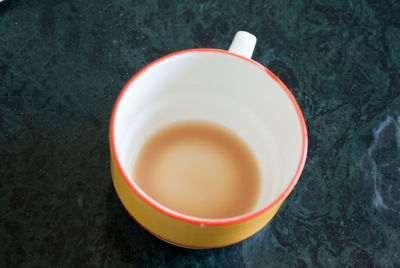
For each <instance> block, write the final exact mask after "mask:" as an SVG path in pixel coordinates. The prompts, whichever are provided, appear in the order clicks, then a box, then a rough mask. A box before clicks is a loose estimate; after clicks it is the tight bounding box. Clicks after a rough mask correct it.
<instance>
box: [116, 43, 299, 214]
mask: <svg viewBox="0 0 400 268" xmlns="http://www.w3.org/2000/svg"><path fill="white" fill-rule="evenodd" d="M296 105H297V103H296V102H295V101H294V98H293V97H292V96H291V95H290V93H288V91H287V90H285V89H284V86H283V85H282V84H281V83H279V82H278V81H277V80H275V79H274V78H273V77H272V76H271V75H270V74H269V73H267V72H266V69H264V68H263V67H262V66H261V65H259V64H257V63H255V62H253V61H251V60H247V59H244V58H243V57H239V56H235V55H234V54H232V53H229V52H226V51H219V50H213V49H193V50H187V51H183V52H179V53H175V54H171V55H169V56H166V57H164V58H162V59H160V60H158V61H157V62H155V63H153V64H150V65H149V66H147V67H145V68H144V69H143V70H142V71H141V72H140V73H139V74H138V75H136V76H135V77H134V78H133V79H132V80H131V81H130V82H129V83H128V85H127V88H126V90H124V91H123V92H122V93H121V96H120V98H119V103H118V104H117V108H116V109H115V111H114V112H115V115H114V126H113V128H112V130H111V131H113V136H114V143H115V151H116V158H117V159H118V160H117V161H119V162H120V164H121V167H122V169H123V170H122V172H123V173H124V174H125V175H126V176H127V177H128V178H129V180H131V182H132V184H133V185H134V186H135V187H136V188H137V189H138V191H139V192H141V193H142V194H144V195H146V193H144V192H143V191H142V190H141V189H140V188H139V187H138V186H137V185H136V183H135V181H134V179H133V178H132V170H133V165H134V162H135V159H136V157H137V155H138V153H139V151H140V149H141V147H142V146H143V144H144V143H145V141H146V140H147V139H148V138H149V137H150V136H151V135H152V134H153V133H154V132H156V131H157V130H159V129H161V128H163V127H165V126H167V125H170V124H172V123H176V122H180V121H187V120H201V121H207V122H211V123H215V124H218V125H221V126H223V127H225V128H227V129H229V130H231V131H232V132H234V133H235V134H236V135H238V136H239V137H240V138H241V139H242V140H243V141H244V142H245V143H246V144H247V145H248V147H249V148H250V149H251V151H252V152H253V154H254V156H255V158H256V161H257V163H258V166H259V170H260V175H261V184H260V185H261V188H260V197H259V200H258V202H257V205H256V207H255V208H254V211H256V210H260V209H262V208H264V207H266V206H267V205H268V204H270V203H272V202H273V201H274V200H276V199H277V198H278V197H279V196H280V195H281V194H282V193H283V192H284V191H285V189H286V188H287V187H288V185H289V184H290V183H291V181H292V180H293V178H294V177H295V176H296V173H297V172H298V170H299V166H300V162H301V160H302V158H303V157H302V155H303V154H304V146H305V145H304V140H305V139H304V137H303V136H304V135H305V133H304V130H302V122H304V120H303V118H302V115H301V112H300V111H299V109H298V107H297V108H296ZM299 113H300V114H299ZM149 199H150V200H152V199H151V198H150V197H149ZM153 202H154V203H155V204H158V203H157V202H156V201H154V200H153ZM158 205H159V206H161V207H163V208H164V209H166V210H169V209H168V208H166V207H164V206H163V205H162V204H158ZM254 211H253V212H254ZM171 212H172V213H176V214H180V213H178V212H174V211H171ZM250 213H251V212H250ZM185 216H187V215H185Z"/></svg>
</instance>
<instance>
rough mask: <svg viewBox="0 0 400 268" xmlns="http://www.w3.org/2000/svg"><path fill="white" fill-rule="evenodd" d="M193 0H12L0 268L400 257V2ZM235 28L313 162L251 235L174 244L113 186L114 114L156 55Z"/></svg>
mask: <svg viewBox="0 0 400 268" xmlns="http://www.w3.org/2000/svg"><path fill="white" fill-rule="evenodd" d="M194 2H195V1H166V0H164V1H155V0H154V1H128V0H118V1H109V0H98V1H89V0H88V1H76V0H69V1H61V0H60V1H54V0H43V1H19V0H5V1H3V2H2V3H0V170H1V179H0V211H1V221H0V226H1V228H0V252H1V253H0V254H1V255H0V266H1V267H18V266H29V267H33V266H44V267H59V266H61V267H77V266H85V267H90V266H95V267H124V266H130V265H132V266H133V267H163V266H166V265H169V266H170V267H310V266H314V267H363V268H364V267H399V266H400V250H399V248H400V228H399V226H400V19H399V14H400V3H399V1H397V0H392V1H391V0H388V1H372V0H369V1H367V0H360V1H355V0H346V1H345V0H341V1H339V0H338V1H323V0H320V1H308V0H307V1H306V0H304V1H293V0H290V1H289V0H279V1H278V0H272V1H265V3H262V1H248V0H246V1H240V2H239V1H236V2H234V3H232V2H230V1H211V0H210V1H196V3H194ZM238 30H247V31H249V32H251V33H253V34H255V35H256V36H257V37H258V44H257V47H256V50H255V53H254V57H253V58H254V59H255V60H257V61H258V62H260V63H261V64H263V65H265V66H267V67H268V68H269V69H270V70H271V71H272V72H274V73H275V74H276V75H277V76H278V77H279V78H280V79H281V80H282V81H283V82H284V83H285V84H286V85H287V86H288V88H289V89H290V90H291V92H292V93H293V95H294V96H295V98H296V99H297V101H298V103H299V105H300V107H301V109H302V111H303V114H304V117H305V120H306V124H307V127H308V135H309V153H308V158H307V162H306V166H305V169H304V172H303V174H302V176H301V178H300V181H299V183H298V184H297V186H296V187H295V189H294V191H293V192H292V193H291V195H290V196H289V197H288V199H287V201H286V202H285V203H284V204H283V206H282V207H281V209H280V210H279V211H278V213H277V215H276V217H275V218H274V219H273V220H272V221H271V222H270V223H269V224H268V225H267V226H266V227H265V228H263V229H262V230H261V231H259V232H258V233H257V234H255V235H254V236H252V237H251V238H249V239H247V240H245V241H244V242H242V243H239V244H235V245H232V246H229V247H225V248H220V249H212V250H189V249H182V248H178V247H175V246H171V245H169V244H166V243H164V242H162V241H160V240H158V239H157V238H155V237H153V236H152V235H150V234H149V233H148V232H147V231H145V230H144V229H142V228H141V227H140V226H139V225H138V224H137V223H136V222H135V221H134V220H132V219H131V217H130V216H129V215H128V213H127V212H126V211H125V210H124V208H123V206H122V205H121V203H120V201H119V199H118V197H117V196H116V194H115V191H114V188H113V185H112V180H111V176H110V171H109V149H108V124H109V119H110V115H111V110H112V107H113V104H114V102H115V100H116V98H117V95H118V93H119V92H120V90H121V88H122V87H123V85H124V84H125V83H126V82H127V81H128V80H129V78H130V77H131V76H132V75H134V74H135V73H136V72H137V71H138V70H140V68H142V67H143V66H145V65H146V64H147V63H149V62H151V61H153V60H155V59H157V58H159V57H160V56H162V55H165V54H168V53H171V52H174V51H177V50H181V49H186V48H196V47H214V48H221V49H226V48H227V47H228V46H229V43H230V41H231V39H232V38H233V36H234V34H235V32H236V31H238Z"/></svg>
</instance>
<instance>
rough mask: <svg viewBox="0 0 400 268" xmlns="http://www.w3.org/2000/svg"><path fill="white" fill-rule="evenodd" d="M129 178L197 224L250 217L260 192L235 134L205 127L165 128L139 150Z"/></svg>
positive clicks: (249, 155) (255, 168) (200, 124)
mask: <svg viewBox="0 0 400 268" xmlns="http://www.w3.org/2000/svg"><path fill="white" fill-rule="evenodd" d="M133 178H134V180H135V182H136V183H137V184H138V186H139V187H140V188H141V189H142V190H143V191H144V192H145V193H146V194H147V195H149V196H150V197H151V198H153V199H154V200H156V201H157V202H159V203H160V204H162V205H164V206H165V207H167V208H170V209H172V210H174V211H177V212H180V213H183V214H186V215H190V216H195V217H201V218H227V217H235V216H239V215H242V214H245V213H248V212H250V211H252V210H253V209H254V207H255V205H256V202H257V200H258V197H259V192H260V174H259V169H258V166H257V163H256V160H255V157H254V155H253V153H252V152H251V151H250V149H249V148H248V147H247V145H246V144H245V143H244V142H243V141H242V140H241V139H240V138H239V137H238V136H237V135H236V134H234V133H232V132H231V131H229V130H227V129H225V128H222V127H220V126H217V125H214V124H210V123H205V122H195V121H193V122H183V123H176V124H173V125H170V126H168V127H165V128H163V129H161V130H159V131H158V132H156V133H155V134H153V136H151V137H150V138H149V139H148V140H147V141H146V143H145V144H144V145H143V147H142V148H141V150H140V152H139V154H138V157H137V159H136V160H135V163H134V166H133Z"/></svg>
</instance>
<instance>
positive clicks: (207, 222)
mask: <svg viewBox="0 0 400 268" xmlns="http://www.w3.org/2000/svg"><path fill="white" fill-rule="evenodd" d="M192 52H213V53H221V54H228V55H231V56H234V57H237V58H241V59H243V60H246V61H248V62H250V63H251V64H254V65H255V66H257V67H258V68H260V69H262V70H263V71H265V72H266V73H267V74H268V75H269V76H271V77H272V78H273V79H274V80H275V81H276V82H277V83H278V84H279V85H280V86H281V87H282V89H283V90H284V91H285V93H286V95H287V96H288V97H289V99H290V101H291V102H292V104H293V107H294V108H295V111H296V114H297V116H298V119H299V123H300V127H301V132H302V148H301V158H300V161H299V164H298V167H297V170H296V173H295V175H294V176H293V178H292V180H291V181H290V183H289V185H288V186H287V187H286V189H285V190H284V191H283V192H282V193H281V194H280V195H279V196H278V198H276V199H275V200H274V201H273V202H271V203H270V204H268V205H267V206H266V207H264V208H262V209H260V210H257V211H255V212H252V213H249V214H246V215H243V216H240V217H235V218H228V219H200V218H195V217H192V216H185V215H182V214H179V213H175V212H173V211H170V210H167V209H165V208H164V207H163V206H160V205H159V204H158V203H157V202H156V201H154V200H153V199H151V198H150V197H148V196H147V195H144V194H142V193H141V192H140V191H138V189H136V186H135V185H134V184H133V183H132V182H131V181H130V180H129V177H128V176H127V174H126V173H125V171H124V169H123V168H122V165H121V162H120V159H119V158H118V155H117V154H116V145H115V142H114V140H115V139H114V131H113V130H114V124H115V116H116V112H117V109H118V106H119V104H120V102H121V99H122V97H123V96H124V94H125V92H126V90H127V89H128V88H129V86H130V85H131V84H132V83H133V82H134V81H135V80H136V79H137V78H138V77H139V76H140V75H141V74H143V73H144V72H145V71H146V70H147V69H149V68H150V67H151V66H153V65H155V64H157V63H159V62H161V61H163V60H166V59H168V58H171V57H173V56H177V55H180V54H184V53H192ZM109 131H110V133H109V137H110V144H111V150H112V154H113V156H114V159H115V163H116V165H117V167H118V169H119V171H120V172H121V174H122V177H123V178H124V180H125V182H126V184H127V185H128V186H129V188H131V190H132V191H133V193H135V194H136V195H138V196H139V197H140V198H141V199H142V200H143V201H144V202H146V203H147V204H148V205H150V206H151V207H153V208H154V209H156V210H157V211H159V212H161V213H163V214H165V215H167V216H169V217H172V218H174V219H177V220H180V221H184V222H187V223H192V224H204V225H214V226H220V225H232V224H237V223H241V222H245V221H248V220H250V219H253V218H255V217H257V216H259V215H261V214H263V213H265V212H266V211H268V210H269V209H271V208H273V207H274V206H275V205H276V204H277V203H279V202H281V201H283V200H284V199H285V197H286V196H287V195H289V193H290V192H291V191H292V190H293V188H294V186H295V185H296V183H297V181H298V180H299V178H300V175H301V172H302V171H303V168H304V164H305V161H306V155H307V148H308V138H307V129H306V124H305V122H304V117H303V114H302V112H301V110H300V107H299V105H298V104H297V102H296V100H295V98H294V96H293V95H292V93H291V92H290V91H289V89H288V88H287V87H286V86H285V84H283V82H282V81H281V80H279V78H278V77H276V76H275V75H274V74H273V73H272V72H271V71H270V70H268V69H267V68H266V67H264V66H262V65H261V64H259V63H258V62H256V61H253V60H252V59H248V58H245V57H242V56H240V55H237V54H234V53H231V52H229V51H226V50H221V49H212V48H195V49H187V50H182V51H178V52H175V53H171V54H168V55H166V56H164V57H161V58H159V59H157V60H155V61H153V62H151V63H150V64H148V65H147V66H145V67H144V68H143V69H141V70H140V71H139V72H138V73H136V74H135V75H134V76H133V77H132V78H131V79H130V80H129V81H128V83H127V84H126V85H125V86H124V88H123V89H122V91H121V93H120V94H119V96H118V98H117V101H116V103H115V105H114V108H113V111H112V115H111V122H110V129H109Z"/></svg>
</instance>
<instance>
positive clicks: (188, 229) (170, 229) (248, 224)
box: [111, 149, 283, 248]
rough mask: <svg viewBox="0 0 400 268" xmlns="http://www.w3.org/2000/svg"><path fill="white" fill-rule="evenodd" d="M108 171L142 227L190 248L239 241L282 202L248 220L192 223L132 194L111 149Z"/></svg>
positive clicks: (261, 222)
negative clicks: (162, 210) (219, 223)
mask: <svg viewBox="0 0 400 268" xmlns="http://www.w3.org/2000/svg"><path fill="white" fill-rule="evenodd" d="M111 174H112V178H113V182H114V187H115V190H116V192H117V194H118V196H119V198H120V200H121V202H122V203H123V205H124V206H125V209H126V210H127V211H128V212H129V213H130V215H131V216H132V217H133V218H134V219H135V220H136V221H137V222H138V223H139V224H140V225H141V226H142V227H144V228H145V229H146V230H148V231H149V232H151V233H152V234H153V235H155V236H157V237H159V238H161V239H162V240H165V241H167V242H169V243H172V244H175V245H178V246H183V247H189V248H216V247H223V246H228V245H231V244H234V243H237V242H240V241H242V240H244V239H246V238H248V237H250V236H251V235H253V234H254V233H256V232H257V231H259V230H260V229H261V228H262V227H264V226H265V225H266V224H267V223H268V222H269V221H270V220H271V219H272V218H273V216H274V215H275V214H276V212H277V211H278V209H279V207H280V206H281V204H282V202H283V200H282V201H281V202H279V203H276V204H275V205H274V206H273V207H271V208H270V209H268V210H267V211H265V212H264V213H262V214H260V215H258V216H257V217H254V218H252V219H251V220H248V221H243V222H239V223H234V224H228V225H208V224H195V223H190V222H185V221H182V220H179V219H176V218H173V217H170V216H168V215H166V214H164V213H162V212H160V211H158V210H156V209H155V208H153V207H152V206H150V205H149V204H147V203H146V202H145V201H144V200H142V199H141V198H140V197H139V196H138V195H137V194H135V193H134V192H133V191H132V189H131V188H130V187H129V185H128V184H127V183H126V181H125V180H124V178H123V176H122V174H121V171H120V170H119V169H118V166H117V165H116V162H115V158H114V154H113V152H112V149H111Z"/></svg>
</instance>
